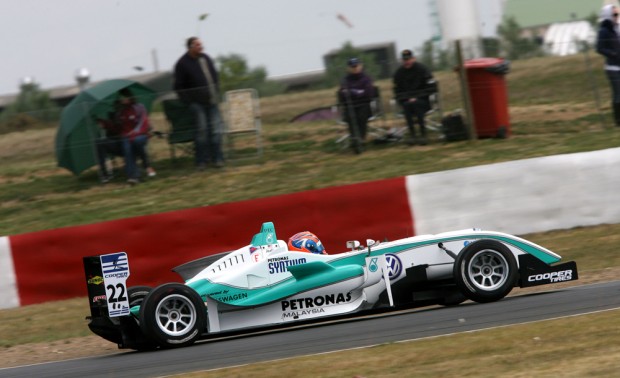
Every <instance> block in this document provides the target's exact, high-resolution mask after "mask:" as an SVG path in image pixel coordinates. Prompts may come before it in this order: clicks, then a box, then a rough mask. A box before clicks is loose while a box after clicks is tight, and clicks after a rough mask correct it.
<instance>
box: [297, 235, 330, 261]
mask: <svg viewBox="0 0 620 378" xmlns="http://www.w3.org/2000/svg"><path fill="white" fill-rule="evenodd" d="M288 250H289V251H297V252H310V253H314V254H317V255H326V254H327V251H326V250H325V247H323V244H322V243H321V241H320V240H319V238H318V237H317V236H316V235H315V234H313V233H312V232H310V231H302V232H298V233H296V234H295V235H293V236H291V237H290V239H288Z"/></svg>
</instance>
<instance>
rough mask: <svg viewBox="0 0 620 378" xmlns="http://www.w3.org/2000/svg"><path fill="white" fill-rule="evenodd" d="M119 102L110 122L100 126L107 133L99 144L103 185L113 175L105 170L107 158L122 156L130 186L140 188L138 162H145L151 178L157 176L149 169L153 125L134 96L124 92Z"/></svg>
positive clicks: (100, 122)
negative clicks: (138, 159) (148, 149)
mask: <svg viewBox="0 0 620 378" xmlns="http://www.w3.org/2000/svg"><path fill="white" fill-rule="evenodd" d="M119 93H120V98H119V99H118V100H117V102H116V103H115V110H114V112H112V113H111V114H110V116H109V118H108V119H107V120H104V119H99V120H98V122H99V124H100V125H101V126H102V128H103V129H104V130H105V133H106V135H105V138H103V139H101V140H99V141H98V142H97V152H98V157H99V166H100V169H101V173H102V178H101V181H102V182H104V183H105V182H108V181H109V180H110V179H111V175H110V173H109V172H108V169H107V167H106V164H105V162H106V159H107V156H108V154H111V155H117V156H123V158H124V160H125V172H126V174H127V182H128V183H129V184H132V185H133V184H137V183H138V182H139V180H140V173H141V172H140V169H139V168H138V166H137V164H136V158H137V157H139V158H140V159H141V161H142V166H143V168H144V170H145V171H146V173H147V175H148V176H149V177H153V176H155V175H156V172H155V170H154V169H153V167H152V166H151V165H150V160H149V156H148V152H147V149H146V145H147V143H148V137H149V131H150V124H149V119H148V114H147V112H146V108H145V107H144V105H142V104H141V103H139V102H136V101H135V99H134V98H133V97H132V95H131V93H130V92H129V91H127V90H122V91H121V92H119Z"/></svg>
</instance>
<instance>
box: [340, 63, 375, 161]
mask: <svg viewBox="0 0 620 378" xmlns="http://www.w3.org/2000/svg"><path fill="white" fill-rule="evenodd" d="M347 66H348V69H347V71H348V72H347V75H346V76H345V77H344V79H343V80H342V83H341V85H340V90H339V91H338V97H339V98H338V101H339V103H340V104H341V106H343V109H342V111H343V117H344V121H345V122H346V123H347V124H348V125H349V134H350V135H351V140H352V143H351V145H352V147H353V149H354V150H355V152H356V153H360V152H361V151H362V147H361V146H362V144H363V143H364V141H365V140H366V132H367V130H368V118H370V115H371V109H370V102H371V101H372V99H373V97H374V96H375V93H374V92H375V88H374V86H373V82H372V79H371V78H370V76H368V75H366V73H364V71H363V70H364V66H363V65H362V62H361V61H360V60H359V59H358V58H351V59H349V60H348V62H347Z"/></svg>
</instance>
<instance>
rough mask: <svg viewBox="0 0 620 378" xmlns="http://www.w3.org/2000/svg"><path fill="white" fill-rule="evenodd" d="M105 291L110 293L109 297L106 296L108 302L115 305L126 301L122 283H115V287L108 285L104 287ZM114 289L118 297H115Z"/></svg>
mask: <svg viewBox="0 0 620 378" xmlns="http://www.w3.org/2000/svg"><path fill="white" fill-rule="evenodd" d="M106 289H107V290H109V291H110V295H108V302H110V303H116V302H123V301H126V300H127V296H125V286H124V285H123V284H122V283H117V284H116V286H114V285H108V286H106ZM116 289H118V296H116Z"/></svg>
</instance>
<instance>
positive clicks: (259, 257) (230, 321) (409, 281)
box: [84, 222, 578, 350]
mask: <svg viewBox="0 0 620 378" xmlns="http://www.w3.org/2000/svg"><path fill="white" fill-rule="evenodd" d="M347 248H349V251H347V252H343V253H339V254H331V255H326V254H314V253H304V252H299V251H293V250H291V249H290V248H289V246H288V245H287V243H286V242H284V241H282V240H278V239H277V237H276V232H275V228H274V225H273V223H271V222H267V223H264V224H263V225H262V228H261V231H260V233H258V234H256V235H255V236H254V237H253V239H252V242H251V243H250V244H249V245H246V246H244V247H242V248H239V249H237V250H235V251H232V252H228V253H222V254H218V255H213V256H208V257H205V258H202V259H199V260H195V261H192V262H189V263H186V264H183V265H181V266H179V267H176V268H174V269H173V270H174V271H175V272H177V273H179V274H180V275H181V277H183V279H184V280H185V284H180V283H167V284H163V285H161V286H158V287H156V288H153V289H151V288H149V287H145V286H138V287H130V288H127V287H126V282H125V281H126V279H127V277H128V276H129V262H128V259H127V254H126V253H125V252H119V253H113V254H108V255H101V256H91V257H84V268H85V272H86V280H87V287H88V294H89V302H90V307H91V316H90V317H89V319H90V322H89V327H90V329H91V330H92V331H93V332H94V333H95V334H97V335H99V336H101V337H103V338H105V339H107V340H109V341H112V342H115V343H117V344H118V345H119V347H120V348H132V349H138V350H141V349H154V348H171V347H181V346H187V345H190V344H193V343H194V342H195V341H197V340H199V339H201V338H207V337H209V336H210V335H217V334H223V333H230V332H239V331H244V330H250V329H254V328H257V327H273V326H278V325H285V324H289V323H294V322H301V321H309V320H315V319H317V318H322V317H329V316H346V315H351V316H353V315H355V314H358V313H360V312H362V311H366V310H374V309H378V308H393V309H396V308H401V307H405V306H416V305H418V306H423V305H430V304H442V305H457V304H459V303H461V302H463V301H465V300H467V299H470V300H473V301H476V302H481V303H482V302H492V301H497V300H500V299H502V298H504V297H505V296H506V295H507V294H508V293H509V292H510V291H511V290H512V288H513V287H515V286H519V287H527V286H535V285H543V284H550V283H556V282H564V281H571V280H576V279H577V278H578V277H577V266H576V263H575V262H572V261H571V262H564V263H560V259H561V257H560V256H559V255H557V254H555V253H553V252H551V251H549V250H547V249H546V248H544V247H541V246H539V245H537V244H535V243H532V242H529V241H527V240H524V239H522V238H519V237H516V236H512V235H508V234H505V233H501V232H492V231H482V230H477V229H468V230H462V231H453V232H445V233H441V234H437V235H420V236H415V237H409V238H405V239H400V240H395V241H391V242H377V241H374V240H370V239H369V240H367V241H366V246H362V245H360V242H358V241H350V242H347Z"/></svg>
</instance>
